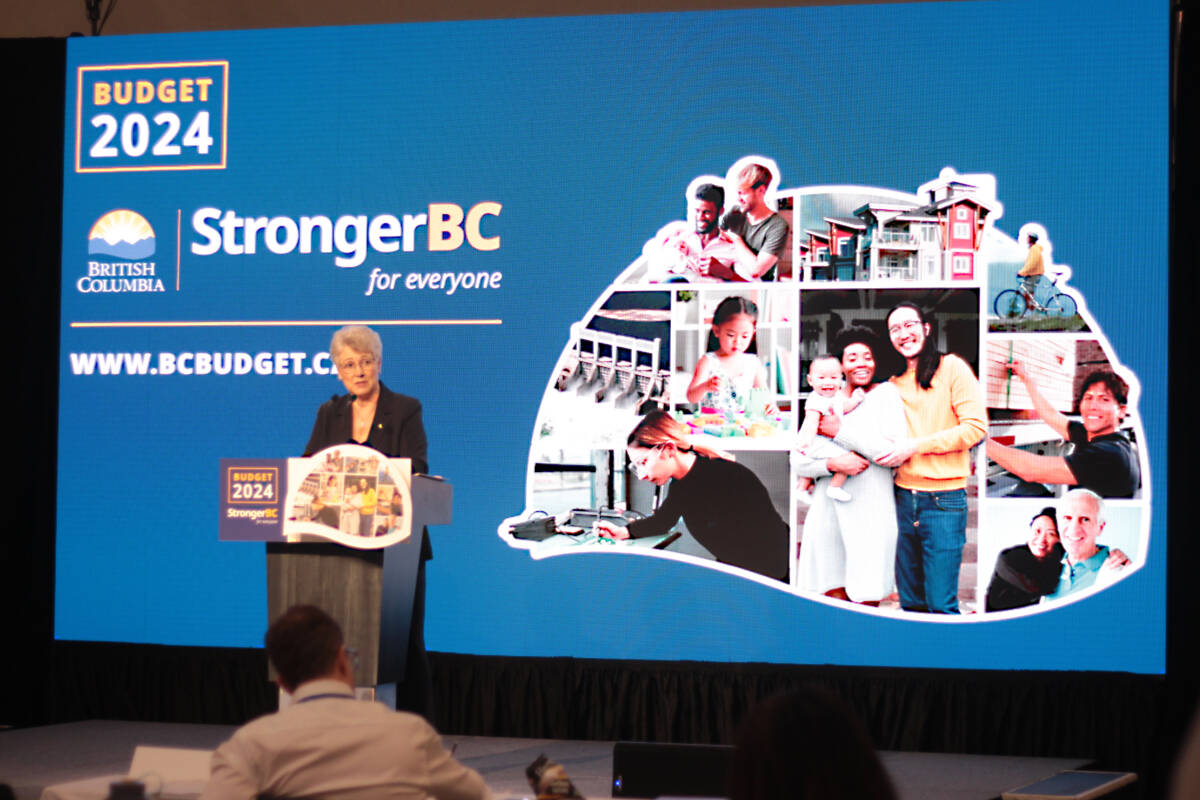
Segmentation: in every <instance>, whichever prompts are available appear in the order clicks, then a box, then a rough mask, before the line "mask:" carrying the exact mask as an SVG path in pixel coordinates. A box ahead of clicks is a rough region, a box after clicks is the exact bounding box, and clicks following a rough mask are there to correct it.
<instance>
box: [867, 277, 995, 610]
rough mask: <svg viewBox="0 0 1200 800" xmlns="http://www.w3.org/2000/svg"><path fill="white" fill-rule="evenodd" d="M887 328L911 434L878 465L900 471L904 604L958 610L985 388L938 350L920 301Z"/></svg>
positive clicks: (892, 316)
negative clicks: (973, 455) (969, 490)
mask: <svg viewBox="0 0 1200 800" xmlns="http://www.w3.org/2000/svg"><path fill="white" fill-rule="evenodd" d="M887 332H888V338H889V339H890V340H891V342H892V347H893V348H895V350H896V352H897V353H899V354H900V356H901V358H903V359H904V366H903V367H902V368H901V371H900V373H899V374H897V375H896V376H895V377H893V378H892V379H891V382H892V384H893V385H894V386H895V387H896V389H897V390H898V391H899V393H900V397H901V399H902V400H903V402H904V415H905V418H906V420H907V422H908V438H907V439H901V440H898V441H896V442H894V443H893V444H892V448H891V450H890V451H889V452H887V453H884V454H883V455H881V456H879V457H878V458H876V459H875V462H876V463H877V464H880V465H881V466H884V467H895V468H896V486H895V496H896V525H897V528H898V536H897V540H896V588H897V589H898V591H899V593H900V606H901V607H902V608H903V609H904V610H905V611H918V612H931V613H938V614H957V613H959V608H958V579H959V569H960V567H961V566H962V552H963V545H964V544H966V530H967V492H966V487H967V479H968V478H969V477H970V474H971V452H970V451H971V448H972V447H973V446H974V445H976V444H978V443H979V442H980V440H982V439H983V438H984V436H985V435H986V434H987V415H986V412H985V410H984V405H983V393H982V392H981V391H980V388H979V381H978V380H977V379H976V377H975V373H974V372H972V371H971V367H970V365H969V364H967V362H965V361H964V360H963V359H961V358H959V357H958V356H956V355H954V354H953V353H942V352H940V351H939V350H938V349H937V346H936V345H935V344H934V340H933V338H932V337H931V336H930V334H931V332H932V326H931V316H930V315H929V314H928V313H927V312H926V311H925V310H923V309H922V308H921V307H920V306H918V305H917V304H916V303H912V302H908V301H905V302H902V303H898V304H896V305H895V306H893V307H892V309H891V311H889V312H888V315H887Z"/></svg>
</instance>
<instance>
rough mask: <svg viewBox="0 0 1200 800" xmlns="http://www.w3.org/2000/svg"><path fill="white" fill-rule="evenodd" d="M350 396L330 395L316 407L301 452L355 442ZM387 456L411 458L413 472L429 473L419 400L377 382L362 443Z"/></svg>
mask: <svg viewBox="0 0 1200 800" xmlns="http://www.w3.org/2000/svg"><path fill="white" fill-rule="evenodd" d="M353 402H354V395H352V394H343V395H336V394H335V395H334V396H333V397H332V398H330V400H329V402H327V403H323V404H322V405H321V407H320V408H318V409H317V421H316V422H315V423H313V429H312V436H310V437H308V444H307V445H305V446H304V455H306V456H311V455H312V454H313V453H315V452H317V451H318V450H324V449H325V448H326V447H332V446H333V445H335V444H355V442H353V441H351V439H350V434H351V431H350V428H351V426H352V425H353V417H354V415H353V412H352V411H351V408H350V404H351V403H353ZM364 444H365V445H366V446H367V447H370V448H373V449H375V450H378V451H379V452H381V453H383V454H384V455H385V456H388V457H389V458H411V459H412V469H413V473H414V474H415V473H419V472H420V473H425V472H429V461H428V460H427V457H426V442H425V425H424V423H422V421H421V401H420V400H417V399H416V398H415V397H409V396H408V395H404V394H396V393H395V392H393V391H390V390H389V389H388V388H387V387H386V386H384V385H383V382H382V381H380V382H379V401H378V403H377V404H376V405H375V419H374V420H373V421H372V422H371V434H370V436H368V437H367V441H366V442H365V443H364Z"/></svg>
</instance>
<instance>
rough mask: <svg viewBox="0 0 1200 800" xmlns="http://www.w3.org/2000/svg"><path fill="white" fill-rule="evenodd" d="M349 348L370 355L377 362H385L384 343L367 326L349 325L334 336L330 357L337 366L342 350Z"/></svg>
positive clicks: (330, 343)
mask: <svg viewBox="0 0 1200 800" xmlns="http://www.w3.org/2000/svg"><path fill="white" fill-rule="evenodd" d="M347 347H349V348H350V349H351V350H357V351H358V352H360V353H370V354H371V355H373V356H375V360H376V361H383V341H382V340H381V339H380V338H379V334H378V333H376V332H375V331H373V330H371V329H370V328H368V327H367V326H366V325H347V326H346V327H344V328H339V329H338V330H337V331H336V332H335V333H334V334H333V339H332V340H331V341H330V342H329V357H330V358H331V359H333V362H334V363H335V364H336V363H337V360H338V356H339V355H340V354H341V352H342V350H343V349H345V348H347Z"/></svg>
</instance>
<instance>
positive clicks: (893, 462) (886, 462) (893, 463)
mask: <svg viewBox="0 0 1200 800" xmlns="http://www.w3.org/2000/svg"><path fill="white" fill-rule="evenodd" d="M916 452H917V443H916V441H914V440H912V439H897V440H896V441H895V442H893V443H892V448H891V449H890V450H888V451H887V452H886V453H884V454H883V455H881V456H880V457H879V458H877V459H875V463H876V464H878V465H879V466H881V467H898V466H900V465H901V464H903V463H904V462H905V461H908V460H909V459H910V458H912V457H913V456H914V455H915V454H916Z"/></svg>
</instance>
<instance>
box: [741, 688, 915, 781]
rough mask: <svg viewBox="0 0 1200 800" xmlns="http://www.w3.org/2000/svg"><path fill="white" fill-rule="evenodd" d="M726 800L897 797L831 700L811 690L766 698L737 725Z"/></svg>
mask: <svg viewBox="0 0 1200 800" xmlns="http://www.w3.org/2000/svg"><path fill="white" fill-rule="evenodd" d="M729 797H730V798H731V800H842V798H845V800H896V792H895V790H894V789H893V788H892V782H891V780H890V779H889V778H888V775H887V772H885V771H884V768H883V763H882V762H880V760H879V756H878V755H876V753H875V748H874V746H873V745H872V744H871V740H870V739H869V738H868V736H867V732H866V731H865V730H863V727H862V725H860V724H859V723H858V721H857V720H856V719H854V717H852V716H850V713H849V712H848V711H847V710H846V709H845V707H844V706H843V705H842V704H841V703H840V702H839V701H838V700H837V698H835V697H833V696H831V695H829V694H826V693H824V692H822V691H819V690H817V689H812V688H807V687H806V688H803V689H801V690H799V691H796V692H792V693H789V694H781V695H777V696H776V697H773V698H771V699H769V700H767V701H765V702H763V703H760V704H759V705H758V706H756V707H755V708H753V709H752V710H751V711H750V713H749V714H747V715H746V718H745V719H744V720H743V721H742V725H741V728H740V729H739V730H738V735H737V749H736V750H735V752H734V756H733V767H732V769H731V771H730V786H729Z"/></svg>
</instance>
